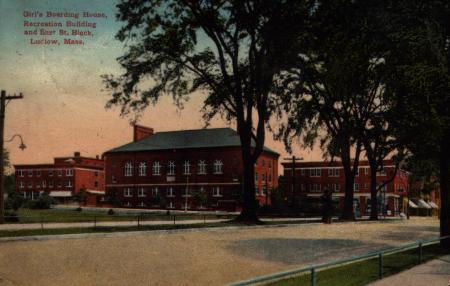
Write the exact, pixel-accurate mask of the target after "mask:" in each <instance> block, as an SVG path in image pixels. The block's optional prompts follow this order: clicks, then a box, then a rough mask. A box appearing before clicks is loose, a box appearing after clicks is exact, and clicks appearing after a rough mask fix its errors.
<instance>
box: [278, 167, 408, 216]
mask: <svg viewBox="0 0 450 286" xmlns="http://www.w3.org/2000/svg"><path fill="white" fill-rule="evenodd" d="M341 164H342V163H341V162H338V161H334V162H323V161H322V162H296V164H295V171H294V172H293V168H292V163H289V162H285V163H282V165H283V168H284V176H285V182H286V189H285V195H286V196H287V197H288V198H290V197H292V190H293V188H295V193H296V194H299V196H300V197H320V196H322V195H323V193H324V190H325V188H328V189H331V190H332V191H333V199H334V200H336V201H338V202H339V206H340V207H343V204H344V196H345V189H344V188H345V175H344V170H343V167H342V165H341ZM383 165H384V168H383V170H382V171H380V172H378V173H377V183H378V184H384V183H385V182H388V181H390V179H391V177H392V176H393V175H394V171H395V165H394V163H393V162H392V161H391V160H385V161H384V164H383ZM293 174H295V178H294V180H292V177H293ZM408 191H409V183H408V172H406V171H404V170H401V169H399V170H398V171H397V174H396V175H395V177H394V178H393V180H392V181H390V182H388V183H387V184H385V185H384V187H382V188H381V190H380V191H379V194H378V200H379V202H380V209H381V210H386V211H385V213H387V214H390V215H395V214H399V213H400V212H405V208H406V204H407V192H408ZM353 207H354V211H355V215H356V216H360V215H369V214H370V167H369V164H368V162H367V161H361V162H360V163H359V169H358V174H357V175H356V177H355V184H354V202H353Z"/></svg>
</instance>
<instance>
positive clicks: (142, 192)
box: [123, 187, 222, 198]
mask: <svg viewBox="0 0 450 286" xmlns="http://www.w3.org/2000/svg"><path fill="white" fill-rule="evenodd" d="M196 191H197V190H193V189H190V190H185V189H184V190H183V189H178V190H176V192H177V193H178V194H180V195H181V196H182V197H186V196H187V197H191V196H192V195H193V194H194V192H196ZM198 191H199V192H201V193H204V192H206V191H207V189H206V188H204V187H199V188H198ZM148 193H149V194H150V193H151V195H152V197H157V196H158V195H165V196H166V197H168V198H171V197H175V196H176V194H175V189H174V188H173V187H168V188H166V189H165V190H164V189H161V188H160V187H153V188H150V189H148V188H136V189H134V188H124V189H123V196H124V197H128V198H130V197H134V196H137V197H146V196H147V194H148ZM211 193H212V196H213V197H222V190H221V188H220V187H212V189H211Z"/></svg>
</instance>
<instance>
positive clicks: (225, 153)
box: [103, 125, 279, 210]
mask: <svg viewBox="0 0 450 286" xmlns="http://www.w3.org/2000/svg"><path fill="white" fill-rule="evenodd" d="M278 156H279V155H278V154H277V153H276V152H274V151H272V150H270V149H268V148H264V151H263V153H262V154H261V156H260V158H259V159H258V162H257V164H256V166H255V185H256V190H255V191H256V197H257V199H258V200H259V201H260V204H266V203H270V201H269V199H268V191H269V190H270V189H271V188H274V187H277V185H278ZM103 157H104V158H105V172H106V194H107V197H108V198H109V200H110V202H111V203H113V204H114V205H119V206H123V207H127V208H158V209H161V208H163V209H181V210H202V209H209V210H211V209H220V210H237V209H239V207H240V201H241V196H242V179H243V173H244V172H243V171H244V165H243V163H242V155H241V147H240V139H239V136H238V134H237V132H236V131H234V130H232V129H230V128H214V129H197V130H182V131H168V132H154V131H153V129H151V128H148V127H143V126H138V125H136V126H134V133H133V142H131V143H129V144H126V145H123V146H120V147H117V148H114V149H112V150H110V151H107V152H105V153H104V155H103Z"/></svg>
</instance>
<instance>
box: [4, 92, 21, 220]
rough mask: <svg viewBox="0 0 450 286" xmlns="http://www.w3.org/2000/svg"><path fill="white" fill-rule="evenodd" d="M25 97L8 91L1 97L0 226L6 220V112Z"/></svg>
mask: <svg viewBox="0 0 450 286" xmlns="http://www.w3.org/2000/svg"><path fill="white" fill-rule="evenodd" d="M22 98H23V95H22V93H20V94H19V95H8V96H7V95H6V91H4V90H2V91H1V97H0V224H3V223H4V221H5V219H4V202H3V201H4V190H3V187H4V186H3V184H4V181H5V180H4V171H5V166H4V161H5V160H4V156H5V154H4V152H3V148H4V138H3V137H4V135H5V132H4V131H5V112H6V105H7V104H8V102H9V101H11V100H13V99H22Z"/></svg>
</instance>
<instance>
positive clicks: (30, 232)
mask: <svg viewBox="0 0 450 286" xmlns="http://www.w3.org/2000/svg"><path fill="white" fill-rule="evenodd" d="M226 226H242V224H237V223H233V222H217V223H208V222H206V223H202V224H168V225H145V226H142V225H141V226H140V227H138V226H123V227H122V226H115V227H109V226H97V227H84V228H81V227H77V228H60V229H46V228H44V229H21V230H0V237H19V236H35V235H59V234H82V233H112V232H128V231H151V230H172V229H196V228H206V227H226Z"/></svg>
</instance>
